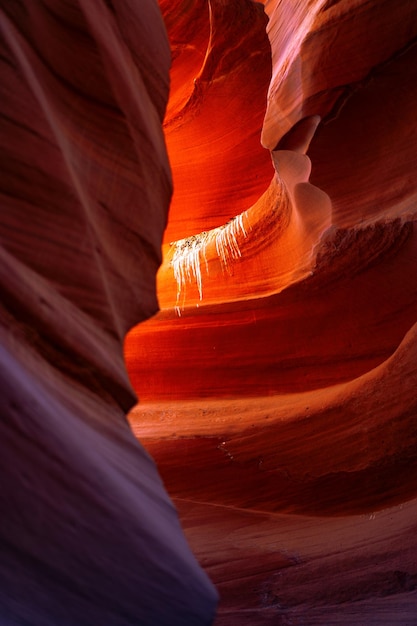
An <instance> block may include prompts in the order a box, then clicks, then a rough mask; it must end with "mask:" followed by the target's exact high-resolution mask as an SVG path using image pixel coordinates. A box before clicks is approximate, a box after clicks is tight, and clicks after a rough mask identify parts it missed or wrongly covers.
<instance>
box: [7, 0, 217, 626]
mask: <svg viewBox="0 0 417 626" xmlns="http://www.w3.org/2000/svg"><path fill="white" fill-rule="evenodd" d="M0 27H1V35H2V39H1V41H2V43H1V46H2V52H1V67H2V69H1V76H2V79H1V91H2V96H1V98H0V107H1V144H2V145H1V159H2V165H1V185H0V186H1V203H2V206H1V223H0V238H1V248H0V250H1V252H0V254H1V263H0V274H1V278H0V286H1V308H0V311H1V313H0V315H1V317H0V320H1V321H0V333H1V366H0V371H1V394H0V404H1V422H0V432H1V446H2V450H1V455H0V467H1V491H0V509H1V516H0V544H1V548H0V549H1V559H0V622H1V624H2V625H4V626H9V625H10V626H12V625H13V626H16V625H19V626H23V625H30V626H58V625H59V626H81V625H85V626H98V625H99V624H100V625H103V626H110V625H114V626H116V625H117V626H121V625H125V626H127V624H135V625H138V624H143V625H144V626H150V625H155V626H159V625H161V626H163V625H165V626H172V625H173V624H174V625H180V624H182V625H187V626H188V624H195V625H196V626H197V625H201V626H206V625H207V623H209V622H210V621H211V618H212V617H213V615H214V612H215V606H216V600H217V594H216V592H215V590H214V588H213V587H212V584H211V583H210V582H209V580H208V578H207V576H206V575H205V574H204V572H203V571H202V569H201V568H200V566H199V565H198V563H197V561H196V560H195V557H194V556H193V555H192V553H191V551H190V548H189V546H188V543H187V541H186V539H185V537H184V535H183V531H182V529H181V527H180V524H179V521H178V515H177V512H176V510H175V508H174V506H173V505H172V503H171V501H170V500H169V498H168V496H167V494H166V491H165V489H164V487H163V484H162V481H161V479H160V477H159V474H158V471H157V469H156V467H155V464H154V462H153V460H152V459H151V458H150V456H149V454H148V453H147V452H146V451H145V450H144V449H143V447H142V446H141V445H140V444H139V442H138V441H137V440H136V439H135V438H134V436H133V434H132V432H131V430H130V428H129V425H128V423H127V421H126V412H127V411H128V410H129V409H130V408H131V407H132V406H133V405H134V404H135V402H136V398H135V394H134V392H133V389H132V388H131V385H130V382H129V379H128V376H127V373H126V368H125V363H124V357H123V349H122V348H123V338H124V336H125V334H126V332H127V330H128V329H129V328H131V326H132V325H133V324H136V323H138V322H139V321H141V320H143V319H146V318H147V317H149V316H150V315H152V314H153V313H154V312H155V311H156V310H157V306H158V305H157V298H156V293H155V274H156V271H157V269H158V267H159V264H160V260H161V240H162V234H163V230H164V228H165V225H166V219H167V211H168V205H169V201H170V197H171V187H172V182H171V174H170V168H169V164H168V159H167V156H166V149H165V142H164V136H163V132H162V128H161V121H162V118H163V116H164V112H165V106H166V100H167V96H168V69H169V65H170V49H169V45H168V42H167V38H166V32H165V27H164V23H163V21H162V18H161V15H160V11H159V8H158V6H157V4H156V3H155V2H153V1H150V0H141V2H140V5H139V4H138V3H128V2H124V1H121V2H119V1H117V0H115V2H113V3H107V2H91V1H90V0H79V1H78V0H72V1H70V2H55V1H48V2H37V1H36V2H33V1H32V0H28V1H27V2H2V3H1V9H0Z"/></svg>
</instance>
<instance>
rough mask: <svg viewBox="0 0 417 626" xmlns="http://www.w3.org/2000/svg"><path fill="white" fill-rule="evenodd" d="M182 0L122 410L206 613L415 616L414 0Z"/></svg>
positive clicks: (373, 618) (250, 617)
mask: <svg viewBox="0 0 417 626" xmlns="http://www.w3.org/2000/svg"><path fill="white" fill-rule="evenodd" d="M186 4H187V3H185V2H182V1H181V0H177V2H163V1H161V8H162V12H163V14H164V16H165V20H166V24H167V27H168V34H169V37H170V41H171V47H172V50H173V66H172V70H171V80H172V83H171V95H170V104H169V105H168V110H167V116H166V118H165V121H164V129H165V133H166V138H167V147H168V153H169V155H170V159H171V166H172V171H173V181H174V195H173V201H172V211H171V212H170V217H169V221H168V227H167V230H166V236H165V242H164V246H163V255H164V261H163V264H162V267H161V269H160V271H159V274H158V296H159V301H160V306H161V311H160V312H159V313H158V314H157V315H156V316H155V317H154V318H152V319H151V320H149V321H147V322H145V323H144V324H143V325H141V326H140V327H138V328H136V329H134V330H133V331H132V332H131V333H130V334H129V336H128V338H127V341H126V349H125V352H126V359H127V364H128V371H129V374H130V377H131V380H132V382H133V385H134V387H135V389H136V390H137V392H138V395H139V397H140V399H141V402H140V404H139V405H138V406H137V407H136V408H135V409H134V410H133V411H132V413H131V414H130V422H131V424H132V428H133V430H134V432H135V434H136V435H137V436H138V437H139V438H140V440H141V441H142V442H143V443H144V445H145V446H146V447H147V449H148V450H149V451H150V452H151V454H152V455H153V456H154V458H155V459H156V461H157V463H158V466H159V468H160V471H161V474H162V477H163V480H164V482H165V485H166V486H167V489H168V491H169V493H170V495H171V497H172V498H173V500H174V503H175V504H176V506H177V507H178V509H179V512H180V517H181V521H182V523H183V526H184V528H185V531H186V534H187V536H188V537H189V540H190V543H191V545H192V547H193V549H194V551H195V553H196V554H197V556H198V558H199V560H200V562H201V563H202V564H203V566H204V567H205V568H206V570H207V572H208V573H209V575H210V577H211V578H212V580H213V581H214V583H215V584H216V586H217V587H218V589H219V591H220V606H219V612H218V617H217V620H216V622H215V623H216V624H217V625H218V626H226V625H230V626H235V625H237V624H239V625H241V624H248V625H249V624H250V625H251V626H253V625H257V624H259V625H263V624H308V625H309V626H310V625H312V624H320V625H322V624H346V625H347V626H352V625H353V624H366V625H368V624H375V625H376V624H378V625H379V624H387V625H388V624H389V625H390V626H391V625H393V624H410V625H411V624H415V623H416V618H415V615H416V614H417V592H416V590H417V569H416V553H417V545H416V542H415V539H414V535H415V515H416V506H417V501H416V500H415V496H416V488H415V485H416V477H417V474H416V470H417V457H416V435H417V429H416V417H417V397H416V392H415V389H416V383H417V361H416V356H417V355H416V332H417V330H416V329H417V327H416V321H417V315H416V314H417V289H416V284H417V283H416V268H417V258H416V254H417V239H416V231H415V219H416V192H417V183H416V181H415V176H414V174H413V171H414V169H415V167H416V158H417V153H416V145H417V141H416V140H417V125H416V123H415V110H416V105H417V88H416V85H417V81H416V80H415V79H416V68H417V63H416V61H417V58H416V54H417V48H416V47H415V41H416V35H417V7H416V6H415V5H414V4H413V3H410V2H408V1H401V2H395V3H394V2H392V1H384V2H380V1H378V2H376V1H375V2H373V1H371V2H363V1H361V0H357V1H350V0H349V1H348V0H340V1H339V2H326V1H324V0H311V1H306V2H297V1H295V0H293V1H291V0H288V1H283V0H282V1H278V0H269V1H267V2H265V3H264V6H262V5H261V4H260V3H256V4H254V3H251V2H246V1H244V0H241V1H238V0H236V1H234V2H227V3H224V2H216V1H215V0H213V1H212V2H208V3H206V2H199V3H195V4H194V5H193V7H194V8H193V11H191V10H188V9H186ZM197 5H198V6H197ZM255 138H257V139H258V140H257V141H255Z"/></svg>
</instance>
